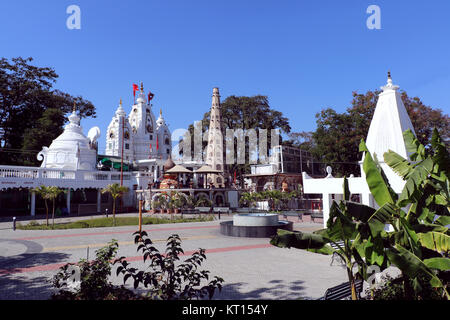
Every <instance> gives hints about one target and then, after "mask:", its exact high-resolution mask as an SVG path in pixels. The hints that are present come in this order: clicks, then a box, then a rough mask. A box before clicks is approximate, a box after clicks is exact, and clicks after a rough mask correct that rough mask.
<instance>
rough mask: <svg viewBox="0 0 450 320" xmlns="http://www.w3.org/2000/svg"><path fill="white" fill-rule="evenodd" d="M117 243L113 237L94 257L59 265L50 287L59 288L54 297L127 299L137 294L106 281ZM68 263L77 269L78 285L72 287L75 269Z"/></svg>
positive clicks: (65, 298)
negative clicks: (90, 259)
mask: <svg viewBox="0 0 450 320" xmlns="http://www.w3.org/2000/svg"><path fill="white" fill-rule="evenodd" d="M118 248H119V244H118V243H117V240H112V241H111V242H110V243H109V244H108V245H107V246H105V247H103V248H101V249H99V250H97V251H96V259H95V260H93V261H87V260H85V259H81V260H80V261H79V262H78V263H76V264H73V263H69V264H66V265H65V266H63V267H61V268H60V271H59V272H58V273H57V274H56V275H55V276H54V277H53V286H54V287H55V288H57V289H60V290H59V292H58V293H56V294H53V295H52V297H51V299H53V300H119V299H121V300H129V299H136V298H137V296H136V295H135V294H134V293H133V292H132V291H131V290H128V289H127V288H125V287H123V286H120V287H117V286H114V285H113V284H112V283H111V282H110V281H109V280H108V278H109V276H110V275H111V267H112V259H113V258H115V256H116V254H117V250H118ZM70 266H76V267H78V268H79V270H80V284H79V285H78V286H77V287H76V288H73V286H72V285H71V284H72V283H73V278H74V272H73V271H71V270H72V269H71V268H70Z"/></svg>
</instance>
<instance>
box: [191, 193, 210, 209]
mask: <svg viewBox="0 0 450 320" xmlns="http://www.w3.org/2000/svg"><path fill="white" fill-rule="evenodd" d="M211 207H212V201H211V200H209V199H208V198H207V197H205V196H203V195H202V196H200V197H199V199H198V200H197V202H196V204H195V209H197V210H199V211H200V212H210V211H211Z"/></svg>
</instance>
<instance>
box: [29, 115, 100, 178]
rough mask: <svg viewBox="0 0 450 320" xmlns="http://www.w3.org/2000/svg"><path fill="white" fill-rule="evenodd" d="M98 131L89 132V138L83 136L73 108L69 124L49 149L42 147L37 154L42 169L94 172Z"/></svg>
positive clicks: (95, 129) (93, 129) (78, 118)
mask: <svg viewBox="0 0 450 320" xmlns="http://www.w3.org/2000/svg"><path fill="white" fill-rule="evenodd" d="M99 136H100V129H99V128H98V127H94V128H92V129H91V130H90V131H89V138H87V137H86V136H85V135H84V134H83V128H82V127H81V126H80V117H78V115H77V114H76V111H75V108H74V110H73V112H72V114H71V115H70V116H69V124H68V125H67V126H66V127H65V129H64V132H63V133H62V134H61V135H60V136H59V137H58V138H56V139H55V140H53V142H52V144H51V145H50V147H43V148H42V151H41V152H39V154H38V160H40V161H42V164H41V167H42V168H53V169H68V170H95V169H96V164H97V139H98V137H99Z"/></svg>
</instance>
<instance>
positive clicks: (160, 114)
mask: <svg viewBox="0 0 450 320" xmlns="http://www.w3.org/2000/svg"><path fill="white" fill-rule="evenodd" d="M159 116H160V117H162V109H159Z"/></svg>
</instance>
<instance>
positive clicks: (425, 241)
mask: <svg viewBox="0 0 450 320" xmlns="http://www.w3.org/2000/svg"><path fill="white" fill-rule="evenodd" d="M418 238H419V240H420V243H421V244H422V246H424V247H425V248H428V249H430V250H434V251H437V252H445V253H448V251H449V249H450V236H448V235H446V234H445V233H441V232H434V231H431V232H427V233H419V234H418Z"/></svg>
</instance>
